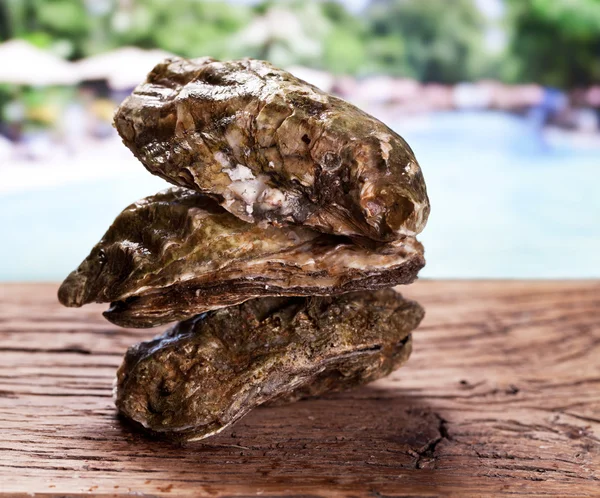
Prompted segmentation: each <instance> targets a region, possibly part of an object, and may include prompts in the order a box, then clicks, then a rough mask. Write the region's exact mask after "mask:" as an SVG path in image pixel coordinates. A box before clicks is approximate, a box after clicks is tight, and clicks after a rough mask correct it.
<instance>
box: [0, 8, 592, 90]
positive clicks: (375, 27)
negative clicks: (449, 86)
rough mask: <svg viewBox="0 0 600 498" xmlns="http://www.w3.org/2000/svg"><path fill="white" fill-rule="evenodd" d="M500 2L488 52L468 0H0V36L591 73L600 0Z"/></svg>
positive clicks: (316, 60) (59, 47)
mask: <svg viewBox="0 0 600 498" xmlns="http://www.w3.org/2000/svg"><path fill="white" fill-rule="evenodd" d="M504 2H505V4H506V6H507V9H506V10H507V13H508V14H507V16H506V19H505V27H506V31H507V32H508V34H509V35H510V46H509V49H508V51H507V53H505V54H500V55H493V54H489V53H486V50H485V44H484V36H485V30H486V27H487V26H488V25H487V24H486V23H487V22H488V21H486V19H484V18H483V17H482V14H481V12H480V11H479V10H478V9H477V7H476V5H475V0H371V2H370V3H369V4H368V6H367V9H366V10H365V12H363V13H361V14H359V15H355V14H352V13H350V12H349V11H348V10H347V9H346V8H345V7H344V5H343V4H341V3H340V2H339V1H337V0H263V1H262V2H260V3H258V4H255V5H252V6H247V5H242V4H239V3H235V4H233V3H228V2H226V1H219V0H0V39H8V38H12V37H20V38H25V39H27V40H28V41H30V42H31V43H33V44H35V45H37V46H39V47H44V48H49V49H51V50H53V51H54V52H55V53H58V54H60V55H63V56H66V57H69V58H71V59H77V58H80V57H85V56H87V55H91V54H95V53H98V52H102V51H105V50H109V49H111V48H116V47H119V46H123V45H137V46H140V47H144V48H162V49H164V50H167V51H170V52H173V53H176V54H181V55H184V56H189V57H197V56H201V55H211V56H213V57H217V58H234V57H242V56H253V57H258V58H266V59H269V60H271V61H272V62H274V63H275V64H278V65H284V66H285V65H291V64H305V65H309V66H312V67H315V68H319V69H326V70H329V71H331V72H333V73H336V74H344V73H348V74H356V75H365V74H370V73H381V72H383V73H387V74H392V75H399V76H408V77H414V78H417V79H420V80H422V81H439V82H443V83H455V82H458V81H463V80H474V79H478V78H481V77H498V76H501V77H502V78H503V79H505V80H507V81H537V82H540V83H543V84H546V85H552V86H559V87H570V86H574V85H581V84H590V83H592V82H597V81H600V57H599V54H600V0H504ZM279 19H281V20H282V22H281V23H279V22H278V20H279ZM500 59H502V60H500Z"/></svg>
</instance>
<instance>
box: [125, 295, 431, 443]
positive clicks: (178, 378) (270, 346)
mask: <svg viewBox="0 0 600 498" xmlns="http://www.w3.org/2000/svg"><path fill="white" fill-rule="evenodd" d="M423 314H424V312H423V309H422V308H421V307H420V306H419V305H418V304H417V303H415V302H412V301H407V300H405V299H403V298H402V296H400V295H399V294H397V293H396V292H394V291H393V290H390V289H387V290H380V291H375V292H361V293H350V294H345V295H343V296H339V297H334V298H263V299H256V300H252V301H248V302H246V303H244V304H241V305H238V306H232V307H229V308H225V309H221V310H218V311H213V312H210V313H207V314H203V315H199V316H197V317H194V318H192V319H190V320H187V321H185V322H181V323H179V324H177V325H175V327H173V328H172V329H170V330H169V331H167V332H166V333H165V334H163V335H162V336H160V337H157V338H155V339H154V340H152V341H148V342H144V343H140V344H137V345H135V346H133V347H131V348H130V349H129V351H128V352H127V354H126V355H125V359H124V361H123V364H122V365H121V367H120V368H119V370H118V373H117V382H116V387H115V399H116V405H117V408H118V409H119V411H120V412H121V413H122V414H123V415H125V416H126V417H127V418H129V419H131V420H133V421H135V422H137V423H138V424H140V425H141V426H143V427H144V428H145V429H147V430H148V431H150V432H151V433H153V434H154V435H164V436H168V437H170V438H176V439H184V440H197V439H202V438H205V437H208V436H210V435H213V434H216V433H218V432H220V431H221V430H223V429H224V428H226V427H228V426H229V425H231V424H232V423H234V422H235V421H236V420H238V419H239V418H241V417H242V416H244V415H245V414H246V413H247V412H248V411H249V410H251V409H252V408H254V407H256V406H258V405H260V404H262V403H265V402H269V401H273V400H277V399H280V400H281V399H284V400H294V399H297V398H299V397H305V396H314V395H319V394H322V393H324V392H328V391H337V390H342V389H348V388H350V387H353V386H357V385H360V384H364V383H367V382H371V381H373V380H375V379H378V378H380V377H383V376H385V375H387V374H389V373H390V372H391V371H392V370H394V369H396V368H398V367H399V366H400V365H401V364H402V363H404V362H405V361H406V360H407V359H408V356H409V355H410V352H411V336H410V332H411V331H412V330H413V329H414V328H416V327H417V326H418V325H419V323H420V321H421V319H422V318H423Z"/></svg>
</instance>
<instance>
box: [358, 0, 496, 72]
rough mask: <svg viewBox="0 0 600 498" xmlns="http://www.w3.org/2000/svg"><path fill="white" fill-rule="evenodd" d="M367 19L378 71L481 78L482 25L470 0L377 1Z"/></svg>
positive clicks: (372, 52)
mask: <svg viewBox="0 0 600 498" xmlns="http://www.w3.org/2000/svg"><path fill="white" fill-rule="evenodd" d="M368 17H369V20H370V24H371V29H372V41H371V43H370V53H369V55H370V59H372V60H375V61H378V62H379V64H380V68H382V67H385V68H389V69H390V72H392V73H403V72H406V73H408V75H410V76H414V77H416V78H418V79H420V80H423V81H439V82H446V83H454V82H458V81H461V80H465V79H473V78H476V77H477V76H479V75H478V70H479V68H480V67H481V59H482V55H483V54H482V44H483V43H482V42H483V27H484V22H483V18H482V17H481V14H480V13H479V11H478V10H477V8H476V7H475V5H474V3H473V1H472V0H427V1H423V0H375V1H373V2H372V3H371V5H370V7H369V9H368ZM395 47H397V50H398V53H397V54H394V52H393V50H394V48H395Z"/></svg>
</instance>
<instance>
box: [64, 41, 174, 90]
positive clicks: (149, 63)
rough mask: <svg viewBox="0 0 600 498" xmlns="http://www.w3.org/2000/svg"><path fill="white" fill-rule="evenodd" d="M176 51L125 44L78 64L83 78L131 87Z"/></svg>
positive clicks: (125, 88) (112, 85) (80, 76)
mask: <svg viewBox="0 0 600 498" xmlns="http://www.w3.org/2000/svg"><path fill="white" fill-rule="evenodd" d="M167 57H173V54H171V53H169V52H165V51H164V50H144V49H141V48H138V47H122V48H118V49H115V50H112V51H110V52H104V53H102V54H98V55H93V56H91V57H88V58H86V59H82V60H80V61H79V62H76V63H75V66H76V69H77V72H78V74H79V79H80V80H107V81H108V84H109V86H110V87H111V88H112V89H113V90H129V89H131V88H133V87H135V86H136V85H138V84H139V83H141V82H142V81H144V79H145V78H146V75H147V74H148V73H149V72H150V71H151V70H152V68H153V67H154V66H155V65H156V64H158V63H159V62H161V61H162V60H164V59H166V58H167Z"/></svg>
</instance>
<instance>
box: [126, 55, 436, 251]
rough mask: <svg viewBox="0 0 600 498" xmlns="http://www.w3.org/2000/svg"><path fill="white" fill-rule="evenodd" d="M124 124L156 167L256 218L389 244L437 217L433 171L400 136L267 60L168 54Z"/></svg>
mask: <svg viewBox="0 0 600 498" xmlns="http://www.w3.org/2000/svg"><path fill="white" fill-rule="evenodd" d="M115 126H116V128H117V130H118V131H119V133H120V135H121V137H122V138H123V141H124V143H125V144H126V145H127V146H128V147H129V148H130V149H131V150H132V151H133V153H134V154H135V155H136V156H137V157H138V158H139V159H140V160H141V161H142V163H143V164H144V165H145V166H146V168H147V169H148V170H149V171H150V172H151V173H154V174H156V175H159V176H161V177H162V178H164V179H166V180H168V181H170V182H171V183H174V184H176V185H180V186H184V187H188V188H192V189H195V190H197V191H199V192H201V193H203V194H208V195H211V196H212V197H213V198H215V199H217V200H218V202H219V203H220V204H221V205H222V206H224V207H225V209H227V210H228V211H230V212H231V213H232V214H234V215H236V216H237V217H239V218H241V219H243V220H245V221H248V222H266V223H272V224H275V225H281V224H301V225H304V226H307V227H312V228H314V229H317V230H319V231H322V232H327V233H333V234H338V235H349V236H364V237H368V238H371V239H374V240H380V241H390V240H395V239H398V238H400V237H402V236H404V235H415V234H417V233H419V232H420V231H421V230H422V229H423V227H424V226H425V223H426V221H427V217H428V214H429V200H428V198H427V192H426V188H425V182H424V179H423V175H422V173H421V170H420V168H419V165H418V163H417V161H416V159H415V156H414V154H413V152H412V150H411V149H410V147H409V146H408V144H407V143H406V142H405V141H404V140H403V139H402V138H401V137H400V136H399V135H398V134H396V133H395V132H394V131H392V130H390V129H389V128H388V127H387V126H385V125H384V124H383V123H381V122H380V121H378V120H377V119H375V118H373V117H372V116H370V115H368V114H366V113H364V112H363V111H361V110H360V109H358V108H356V107H354V106H353V105H351V104H349V103H347V102H345V101H343V100H341V99H338V98H336V97H332V96H330V95H328V94H326V93H324V92H322V91H321V90H319V89H318V88H316V87H314V86H312V85H310V84H308V83H306V82H304V81H302V80H300V79H298V78H295V77H294V76H292V75H291V74H290V73H288V72H286V71H283V70H281V69H278V68H276V67H274V66H272V65H271V64H269V63H267V62H264V61H258V60H252V59H244V60H239V61H229V62H219V61H216V60H214V59H211V58H200V59H194V60H186V59H181V58H172V59H167V60H166V61H164V62H162V63H160V64H158V65H157V66H156V67H155V68H154V70H153V71H152V72H151V73H150V74H149V75H148V78H147V80H146V82H145V83H142V84H141V85H140V86H138V87H137V88H136V90H135V92H134V93H133V94H132V95H131V96H130V97H128V98H127V99H126V100H125V101H124V102H123V104H122V105H121V106H120V108H119V109H118V111H117V113H116V115H115Z"/></svg>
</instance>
